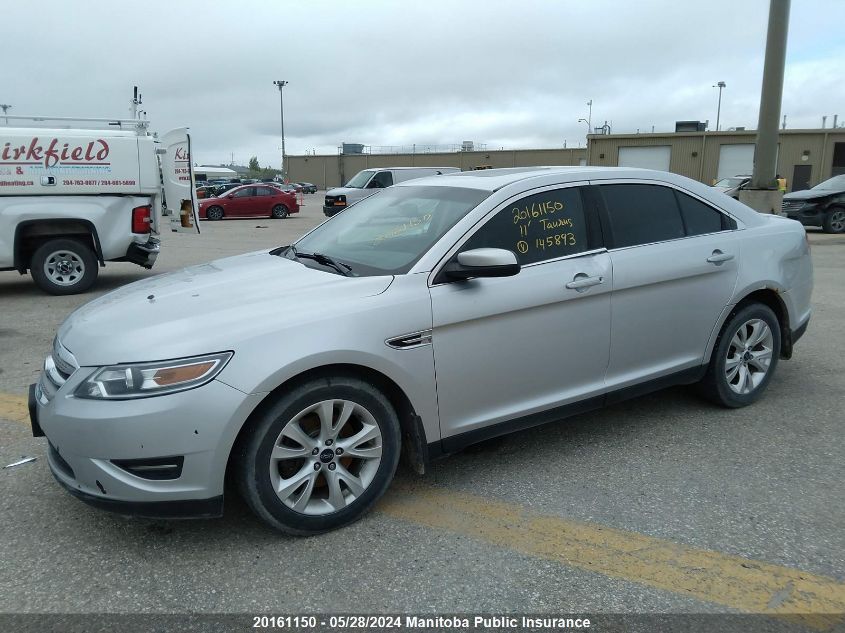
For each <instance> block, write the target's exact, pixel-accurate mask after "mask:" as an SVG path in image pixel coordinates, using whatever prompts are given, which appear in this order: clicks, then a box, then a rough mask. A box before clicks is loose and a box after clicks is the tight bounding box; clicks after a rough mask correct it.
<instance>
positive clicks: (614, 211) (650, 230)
mask: <svg viewBox="0 0 845 633" xmlns="http://www.w3.org/2000/svg"><path fill="white" fill-rule="evenodd" d="M599 190H600V191H601V193H602V197H603V198H604V202H605V205H606V206H607V213H608V216H609V219H610V229H611V231H612V232H613V246H614V247H615V248H620V247H623V246H636V245H637V244H650V243H651V242H663V241H665V240H674V239H677V238H679V237H684V235H685V233H684V223H683V221H682V220H681V213H680V210H679V209H678V203H677V202H676V201H675V194H674V193H673V191H672V189H670V188H669V187H660V186H658V185H601V186H600V187H599Z"/></svg>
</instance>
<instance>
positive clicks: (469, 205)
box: [285, 186, 490, 276]
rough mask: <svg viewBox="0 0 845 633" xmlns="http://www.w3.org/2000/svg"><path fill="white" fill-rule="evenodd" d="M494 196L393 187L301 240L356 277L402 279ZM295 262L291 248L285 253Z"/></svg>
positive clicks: (304, 247)
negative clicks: (478, 207) (471, 212)
mask: <svg viewBox="0 0 845 633" xmlns="http://www.w3.org/2000/svg"><path fill="white" fill-rule="evenodd" d="M488 195H490V193H489V192H487V191H479V190H476V189H463V188H459V187H413V186H408V187H391V188H389V189H384V190H383V191H380V192H379V193H377V194H375V195H372V196H370V197H369V198H365V199H364V200H362V201H361V202H359V203H357V204H355V205H353V206H351V207H349V208H348V209H346V210H344V211H342V212H340V213H339V214H337V215H336V216H334V217H333V218H332V219H331V220H329V221H327V222H325V223H323V224H321V225H320V226H319V227H317V228H316V229H315V230H314V231H312V232H311V233H309V234H308V235H306V236H305V237H303V238H302V239H301V240H299V241H298V242H296V244H294V246H295V247H296V250H297V251H299V252H302V253H320V254H321V255H328V256H329V257H331V258H332V259H334V260H337V261H339V262H343V263H344V264H347V265H348V266H349V267H351V274H352V275H356V276H367V275H398V274H403V273H406V272H408V271H409V270H410V269H411V267H412V266H413V265H414V264H415V263H416V262H417V261H418V260H419V259H420V258H421V257H422V256H423V255H424V254H425V253H426V252H427V251H428V249H429V248H431V247H432V246H433V245H434V243H435V242H437V240H439V239H440V238H441V237H442V236H443V234H444V233H446V231H448V230H449V229H450V228H452V227H453V226H454V225H455V223H456V222H457V221H458V220H460V219H461V218H462V217H464V216H465V215H466V214H467V213H468V212H469V211H470V210H471V209H473V208H474V207H475V206H476V205H478V203H479V202H481V201H482V200H484V198H486V197H487V196H488ZM285 255H286V256H287V257H290V258H291V259H293V258H294V254H293V252H292V250H291V249H288V251H287V252H286V253H285Z"/></svg>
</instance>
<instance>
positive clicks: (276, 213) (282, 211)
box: [270, 204, 288, 220]
mask: <svg viewBox="0 0 845 633" xmlns="http://www.w3.org/2000/svg"><path fill="white" fill-rule="evenodd" d="M270 216H271V217H273V218H275V219H277V220H284V219H285V218H286V217H288V208H287V207H286V206H285V205H283V204H277V205H276V206H275V207H273V211H272V212H271V213H270Z"/></svg>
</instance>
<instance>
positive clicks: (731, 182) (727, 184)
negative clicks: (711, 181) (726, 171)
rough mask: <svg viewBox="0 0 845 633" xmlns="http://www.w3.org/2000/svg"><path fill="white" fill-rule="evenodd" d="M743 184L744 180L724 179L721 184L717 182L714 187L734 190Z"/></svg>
mask: <svg viewBox="0 0 845 633" xmlns="http://www.w3.org/2000/svg"><path fill="white" fill-rule="evenodd" d="M740 184H742V178H722V179H721V180H720V181H719V182H717V183H716V184H715V185H713V186H714V187H726V188H732V187H737V186H739V185H740Z"/></svg>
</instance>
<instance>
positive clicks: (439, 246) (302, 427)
mask: <svg viewBox="0 0 845 633" xmlns="http://www.w3.org/2000/svg"><path fill="white" fill-rule="evenodd" d="M811 290H812V265H811V261H810V255H809V247H808V243H807V240H806V236H805V234H804V230H803V228H802V227H801V225H800V224H799V223H797V222H794V221H792V220H788V219H785V218H782V217H779V216H768V215H760V214H757V213H755V212H754V211H752V210H751V209H749V208H748V207H746V206H744V205H742V204H741V203H739V202H737V201H735V200H732V199H730V198H728V197H726V196H723V195H721V194H720V193H719V192H716V191H714V190H713V189H712V188H710V187H707V186H705V185H702V184H700V183H697V182H694V181H692V180H689V179H686V178H683V177H681V176H676V175H672V174H668V173H662V172H654V171H647V170H632V169H612V168H592V167H584V168H560V167H550V168H526V169H505V170H487V171H483V172H468V173H462V174H453V175H447V176H438V177H434V178H425V179H420V180H414V181H409V182H407V183H403V184H401V185H397V186H394V187H390V188H388V189H385V190H383V191H381V192H379V193H378V194H376V195H374V196H372V197H369V198H367V199H365V200H363V201H362V202H360V203H358V204H356V205H353V206H351V207H350V208H348V209H346V210H345V211H343V212H341V213H339V214H338V215H336V216H334V217H333V218H331V219H330V220H328V221H326V222H325V223H323V224H322V225H320V226H319V227H317V228H316V229H314V230H313V231H312V232H310V233H309V234H307V235H305V236H304V237H302V238H301V239H300V240H298V241H297V242H296V243H294V244H291V245H285V246H280V247H279V248H277V249H274V250H272V251H269V252H266V251H262V252H256V253H250V254H246V255H242V256H238V257H232V258H228V259H223V260H219V261H215V262H211V263H209V264H205V265H201V266H195V267H193V268H188V269H185V270H182V271H179V272H175V273H170V274H166V275H161V276H159V277H155V278H152V279H149V280H146V281H141V282H138V283H135V284H131V285H129V286H125V287H123V288H121V289H119V290H116V291H114V292H112V293H110V294H108V295H105V296H103V297H101V298H99V299H97V300H95V301H93V302H91V303H89V304H88V305H86V306H84V307H83V308H81V309H79V310H78V311H77V312H75V313H74V314H72V315H71V316H70V317H69V318H68V319H67V320H66V321H65V323H64V324H63V325H62V326H61V328H60V329H59V332H58V334H57V336H56V339H55V344H54V349H53V352H52V354H51V355H50V356H49V357H48V358H47V360H46V363H45V368H44V372H43V373H42V376H41V378H40V381H39V382H38V384H37V385H33V386H32V388H31V390H30V404H31V417H32V423H33V432H34V433H35V434H36V435H45V436H46V438H47V439H48V440H49V451H48V455H49V465H50V469H51V470H52V472H53V474H54V475H55V477H56V479H57V480H58V482H59V483H60V484H62V485H63V486H64V487H65V488H66V489H67V490H68V491H69V492H70V493H72V494H73V495H76V496H77V497H80V498H81V499H83V500H84V501H87V502H89V503H91V504H93V505H97V506H100V507H103V508H107V509H111V510H116V511H119V512H123V513H127V514H135V515H141V516H165V517H186V516H206V517H207V516H218V515H220V514H221V513H222V511H223V491H224V482H225V480H226V478H227V477H230V478H232V479H234V480H235V481H236V483H237V485H238V487H239V489H240V492H241V494H242V495H243V496H244V498H245V499H246V500H247V502H248V503H249V505H250V506H251V507H252V509H253V510H254V511H255V512H256V514H257V515H258V516H259V517H261V518H262V519H264V520H265V521H266V522H267V523H268V524H270V525H271V526H273V527H274V528H277V529H279V530H282V531H285V532H288V533H294V534H314V533H319V532H323V531H326V530H331V529H334V528H337V527H340V526H343V525H346V524H348V523H350V522H351V521H354V520H355V519H357V518H359V517H360V516H362V514H364V513H365V512H366V511H367V510H368V509H369V508H370V507H371V506H372V505H373V503H375V501H376V500H377V499H378V498H379V497H380V496H381V495H382V494H383V493H384V491H385V489H386V488H387V487H388V485H389V484H390V481H391V479H392V477H393V474H394V471H395V469H396V466H397V462H398V460H399V459H400V455H403V456H404V457H405V458H406V459H407V460H408V462H409V463H410V464H411V465H412V466H413V467H414V468H415V469H416V470H417V471H419V472H424V471H425V469H426V468H427V465H428V464H429V462H430V460H432V459H434V458H437V457H440V456H442V455H445V454H448V453H452V452H455V451H457V450H459V449H460V448H462V447H464V446H466V445H468V444H471V443H475V442H479V441H481V440H484V439H487V438H490V437H494V436H498V435H501V434H504V433H510V432H514V431H519V430H521V429H525V428H527V427H531V426H535V425H539V424H544V423H548V422H553V421H558V420H561V419H562V418H564V417H566V416H569V415H573V414H577V413H580V412H583V411H587V410H589V409H593V408H596V407H600V406H603V405H606V404H609V403H613V402H618V401H619V400H622V399H625V398H630V397H632V396H637V395H639V394H643V393H646V392H649V391H653V390H656V389H660V388H662V387H666V386H668V385H676V384H693V383H695V384H696V385H697V387H698V389H699V390H700V391H701V393H702V394H703V395H704V396H706V397H707V398H709V399H710V400H712V401H714V402H716V403H717V404H720V405H722V406H725V407H742V406H745V405H749V404H751V403H753V402H754V401H755V400H757V399H758V398H760V397H761V396H762V394H763V392H764V391H765V389H766V386H767V385H768V383H769V381H770V380H771V377H772V374H773V373H774V371H775V369H776V367H777V364H778V361H779V360H780V359H788V358H789V357H790V356H791V354H792V349H793V345H794V344H795V342H796V341H797V340H798V339H799V338H800V336H801V335H802V334H803V332H804V331H805V329H806V327H807V324H808V322H809V319H810V312H811V309H810V294H811ZM200 317H201V318H200ZM200 321H201V322H202V323H204V324H206V325H208V324H212V325H213V327H203V328H198V327H197V325H196V324H197V323H198V322H200Z"/></svg>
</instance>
